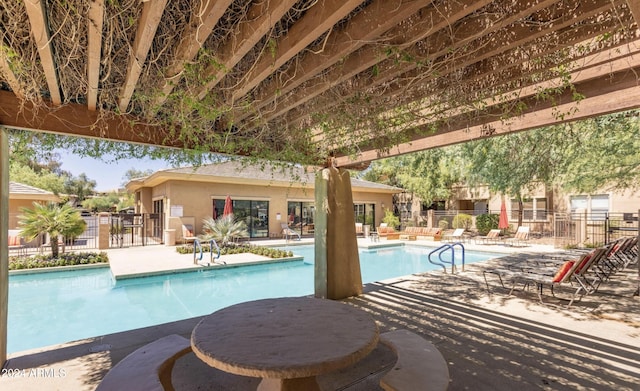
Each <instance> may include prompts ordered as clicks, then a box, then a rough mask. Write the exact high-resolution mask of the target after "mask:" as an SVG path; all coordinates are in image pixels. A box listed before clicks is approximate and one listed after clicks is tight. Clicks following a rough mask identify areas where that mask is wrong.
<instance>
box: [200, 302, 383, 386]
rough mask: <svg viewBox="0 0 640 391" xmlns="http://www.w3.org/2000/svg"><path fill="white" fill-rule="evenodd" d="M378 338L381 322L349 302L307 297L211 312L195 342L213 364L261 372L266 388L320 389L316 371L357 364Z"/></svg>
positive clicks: (231, 370) (238, 371) (204, 358)
mask: <svg viewBox="0 0 640 391" xmlns="http://www.w3.org/2000/svg"><path fill="white" fill-rule="evenodd" d="M377 343H378V326H377V325H376V323H375V321H374V320H373V318H372V317H371V316H370V315H369V314H367V313H366V312H364V311H362V310H360V309H357V308H354V307H351V306H349V305H347V304H344V303H341V302H338V301H332V300H325V299H315V298H307V297H297V298H277V299H264V300H257V301H250V302H246V303H240V304H236V305H233V306H230V307H226V308H223V309H221V310H219V311H216V312H214V313H212V314H211V315H208V316H206V317H205V318H204V319H203V320H202V321H201V322H200V323H199V324H198V325H197V326H196V327H195V328H194V329H193V333H192V335H191V347H192V348H193V352H194V353H195V354H196V356H197V357H198V358H200V359H201V360H202V361H204V362H205V363H207V364H208V365H210V366H212V367H215V368H218V369H220V370H223V371H226V372H229V373H234V374H237V375H244V376H252V377H261V378H262V379H263V380H262V382H261V383H260V385H259V386H258V390H259V391H264V390H305V391H306V390H320V388H319V386H318V383H317V381H316V376H317V375H320V374H323V373H328V372H332V371H335V370H338V369H341V368H345V367H348V366H350V365H353V364H355V363H356V362H358V361H359V360H361V359H362V358H364V357H365V356H367V355H368V354H369V353H370V352H371V351H372V350H373V349H374V348H375V346H376V345H377Z"/></svg>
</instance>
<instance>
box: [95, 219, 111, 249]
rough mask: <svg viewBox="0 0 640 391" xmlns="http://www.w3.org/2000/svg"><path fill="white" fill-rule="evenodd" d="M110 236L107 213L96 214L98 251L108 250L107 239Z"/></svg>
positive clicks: (109, 223)
mask: <svg viewBox="0 0 640 391" xmlns="http://www.w3.org/2000/svg"><path fill="white" fill-rule="evenodd" d="M110 235H111V215H110V214H109V213H107V212H100V213H98V249H99V250H106V249H108V248H109V237H110Z"/></svg>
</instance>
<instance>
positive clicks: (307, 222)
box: [287, 201, 316, 235]
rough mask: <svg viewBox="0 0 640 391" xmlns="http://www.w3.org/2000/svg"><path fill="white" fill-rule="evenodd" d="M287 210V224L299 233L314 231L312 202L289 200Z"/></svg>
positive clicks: (313, 207) (314, 211)
mask: <svg viewBox="0 0 640 391" xmlns="http://www.w3.org/2000/svg"><path fill="white" fill-rule="evenodd" d="M287 212H288V214H287V224H288V225H289V227H291V228H292V229H294V230H296V231H297V232H298V233H300V235H311V234H313V233H314V232H315V220H316V208H315V204H314V203H313V202H298V201H289V202H288V203H287Z"/></svg>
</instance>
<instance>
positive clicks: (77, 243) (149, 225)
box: [9, 213, 164, 255]
mask: <svg viewBox="0 0 640 391" xmlns="http://www.w3.org/2000/svg"><path fill="white" fill-rule="evenodd" d="M82 219H83V220H84V221H85V222H86V223H87V226H86V228H85V230H84V232H83V233H82V234H81V235H79V236H78V237H76V238H73V239H66V240H64V241H60V242H59V248H60V251H61V252H68V251H82V250H85V251H86V250H93V249H97V248H98V235H99V226H98V225H99V220H98V219H99V217H98V216H93V215H92V216H82ZM163 221H164V219H163V216H162V214H161V213H142V214H128V213H127V214H124V213H119V214H112V215H111V217H110V220H109V224H110V228H109V247H111V248H117V247H132V246H148V245H154V244H161V243H162V240H163V232H164V227H163ZM9 235H19V230H18V229H12V230H9ZM50 251H51V241H50V238H49V237H48V235H46V234H43V235H40V236H38V237H37V238H35V239H34V240H31V241H29V242H26V241H24V239H22V245H21V246H14V247H10V249H9V255H21V254H37V253H46V252H50Z"/></svg>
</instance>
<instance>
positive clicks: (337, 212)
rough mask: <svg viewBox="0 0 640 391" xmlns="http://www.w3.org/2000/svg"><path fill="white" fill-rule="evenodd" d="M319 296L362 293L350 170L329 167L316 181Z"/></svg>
mask: <svg viewBox="0 0 640 391" xmlns="http://www.w3.org/2000/svg"><path fill="white" fill-rule="evenodd" d="M315 200H316V220H315V233H314V235H315V270H314V271H315V275H314V281H315V296H316V297H319V298H326V299H333V300H340V299H344V298H346V297H351V296H357V295H360V294H362V276H361V274H360V258H359V255H358V241H357V239H356V221H355V215H354V212H353V195H352V193H351V177H350V176H349V172H348V171H347V170H344V169H341V168H335V167H329V168H325V169H323V170H321V171H319V172H318V173H317V174H316V184H315Z"/></svg>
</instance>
